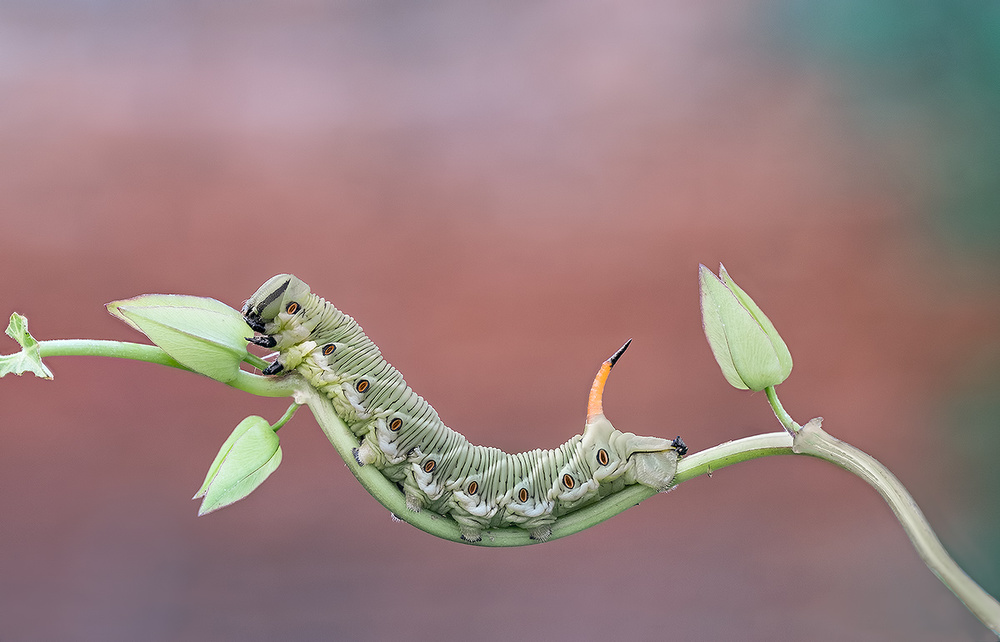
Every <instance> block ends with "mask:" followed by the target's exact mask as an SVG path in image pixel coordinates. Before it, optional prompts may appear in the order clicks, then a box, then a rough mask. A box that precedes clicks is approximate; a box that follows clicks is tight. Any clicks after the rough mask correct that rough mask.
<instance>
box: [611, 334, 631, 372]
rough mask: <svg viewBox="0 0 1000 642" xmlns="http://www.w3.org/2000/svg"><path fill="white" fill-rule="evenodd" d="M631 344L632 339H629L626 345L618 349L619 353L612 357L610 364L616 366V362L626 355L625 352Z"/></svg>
mask: <svg viewBox="0 0 1000 642" xmlns="http://www.w3.org/2000/svg"><path fill="white" fill-rule="evenodd" d="M630 343H632V339H629V340H628V341H626V342H625V345H623V346H622V347H620V348H618V352H616V353H614V354H613V355H611V358H610V359H608V363H610V364H611V365H612V366H613V365H615V362H616V361H618V359H619V358H621V356H622V355H623V354H625V350H627V349H628V346H629V344H630Z"/></svg>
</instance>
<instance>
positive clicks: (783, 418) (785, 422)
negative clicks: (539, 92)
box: [764, 386, 802, 435]
mask: <svg viewBox="0 0 1000 642" xmlns="http://www.w3.org/2000/svg"><path fill="white" fill-rule="evenodd" d="M764 394H766V395H767V402H768V403H769V404H771V409H772V410H774V416H775V417H777V418H778V421H780V422H781V425H782V426H784V427H785V430H787V431H788V434H790V435H794V434H795V433H797V432H798V431H799V429H801V428H802V427H801V426H800V425H798V424H797V423H795V420H794V419H792V416H791V415H789V414H788V413H787V412H785V408H784V407H783V406H782V405H781V402H780V401H778V393H777V392H775V390H774V386H768V387H767V388H764Z"/></svg>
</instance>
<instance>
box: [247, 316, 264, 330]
mask: <svg viewBox="0 0 1000 642" xmlns="http://www.w3.org/2000/svg"><path fill="white" fill-rule="evenodd" d="M243 320H244V321H246V322H247V325H248V326H250V328H251V329H252V330H253V331H254V332H264V322H263V321H261V320H260V319H258V318H257V317H255V316H253V315H249V314H248V315H246V316H244V317H243Z"/></svg>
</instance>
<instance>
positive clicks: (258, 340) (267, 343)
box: [246, 334, 278, 348]
mask: <svg viewBox="0 0 1000 642" xmlns="http://www.w3.org/2000/svg"><path fill="white" fill-rule="evenodd" d="M246 340H247V341H249V342H250V343H252V344H254V345H255V346H260V347H262V348H273V347H274V346H276V345H278V341H277V340H276V339H275V338H274V337H272V336H271V335H268V334H265V335H263V336H259V337H246Z"/></svg>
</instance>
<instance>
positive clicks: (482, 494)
mask: <svg viewBox="0 0 1000 642" xmlns="http://www.w3.org/2000/svg"><path fill="white" fill-rule="evenodd" d="M243 315H244V317H245V318H246V320H247V323H248V324H249V325H250V327H251V328H253V329H254V330H255V331H256V332H258V333H260V334H259V335H258V336H255V337H252V338H250V339H248V340H249V341H251V342H252V343H255V344H257V345H260V346H264V347H268V348H273V349H274V350H276V352H277V358H276V359H275V360H274V361H273V362H272V364H271V366H270V367H268V368H267V369H266V370H265V371H264V372H265V374H276V373H278V372H282V371H291V370H295V371H297V372H299V373H300V374H301V375H302V376H303V377H304V378H305V379H306V381H308V382H309V384H310V385H312V386H313V387H315V388H316V389H317V390H318V391H320V392H322V393H323V394H324V395H325V396H326V397H327V398H328V399H329V400H330V403H331V404H332V406H333V408H334V410H335V411H336V413H337V415H338V416H339V417H340V418H341V419H342V420H343V421H344V422H345V423H346V424H347V425H348V427H349V428H350V430H351V431H352V432H353V433H354V434H355V435H356V436H357V437H358V438H359V440H360V444H359V445H358V447H357V448H356V449H355V451H354V456H355V458H356V460H357V461H358V463H359V464H362V465H372V466H375V467H377V468H378V469H380V470H381V471H382V473H383V474H384V475H385V476H386V477H387V478H388V479H390V480H392V481H394V482H396V484H397V485H398V486H399V487H400V488H401V489H402V491H403V493H404V494H405V496H406V505H407V507H408V508H410V509H411V510H414V511H419V510H430V511H433V512H435V513H438V514H441V515H446V516H450V517H452V518H453V519H454V520H455V521H456V522H458V524H459V526H460V528H461V531H462V537H463V538H464V539H466V540H469V541H478V540H479V539H480V538H481V533H482V531H483V530H487V529H491V528H501V527H508V526H516V527H519V528H522V529H525V530H527V531H529V533H530V535H531V537H533V538H535V539H539V540H545V539H547V538H548V537H549V535H550V533H551V526H552V524H553V523H554V522H555V521H556V520H557V519H558V518H559V517H560V516H562V515H565V514H567V513H569V512H572V511H574V510H576V509H578V508H580V507H582V506H586V505H587V504H590V503H593V502H595V501H599V500H600V498H601V497H604V496H606V495H608V494H610V493H613V492H616V491H618V490H621V489H622V488H624V487H625V486H627V485H631V484H643V485H645V486H649V487H651V488H655V489H657V490H660V491H663V490H667V489H668V488H669V487H670V485H671V482H672V480H673V477H674V474H675V472H676V469H677V459H678V457H681V456H683V455H684V454H686V452H687V447H686V446H685V445H684V442H683V441H682V440H681V439H680V437H678V438H676V439H674V440H668V439H661V438H659V437H642V436H638V435H635V434H633V433H629V432H621V431H619V430H617V429H616V428H615V427H614V426H613V425H612V424H611V422H609V421H608V420H607V418H606V417H605V416H604V412H603V407H602V398H603V391H604V385H605V383H606V381H607V378H608V375H609V373H610V371H611V368H612V367H613V366H614V364H615V362H616V361H617V360H618V358H619V357H620V356H621V354H622V353H623V352H624V351H625V349H626V348H627V347H628V345H629V344H628V343H626V344H625V345H624V346H622V348H621V349H620V350H618V352H616V353H615V354H614V355H613V356H612V357H611V358H609V359H608V360H607V361H605V362H604V364H603V365H602V366H601V369H600V371H599V372H598V374H597V377H596V378H595V380H594V385H593V387H592V389H591V393H590V399H589V404H588V413H587V415H588V416H587V423H586V425H585V426H584V430H583V434H581V435H575V436H574V437H571V438H570V439H569V440H568V441H567V442H566V443H564V444H562V445H561V446H559V447H558V448H554V449H549V450H542V449H536V450H532V451H528V452H523V453H517V454H510V453H506V452H504V451H502V450H500V449H498V448H492V447H488V446H476V445H473V444H471V443H469V441H468V440H467V439H466V438H465V437H463V436H462V435H461V434H459V433H457V432H455V431H454V430H451V429H450V428H448V427H447V426H445V425H444V423H443V422H442V421H441V419H440V417H438V414H437V412H436V411H435V410H434V408H432V407H431V405H430V404H428V403H427V402H426V401H425V400H424V399H423V398H422V397H420V396H419V395H417V394H416V393H415V392H413V390H412V389H410V387H409V386H408V385H407V384H406V381H404V380H403V377H402V375H401V374H400V373H399V371H398V370H396V369H395V368H393V367H392V366H391V365H390V364H389V363H388V362H387V361H386V360H385V359H383V357H382V354H381V352H380V351H379V349H378V347H377V346H376V345H375V344H374V343H373V342H372V341H371V340H370V339H369V338H368V337H367V335H365V333H364V331H363V330H362V329H361V327H360V326H359V325H358V324H357V322H355V321H354V319H352V318H351V317H350V316H348V315H346V314H344V313H343V312H341V311H340V310H338V309H337V308H335V307H334V306H333V305H332V304H330V303H329V302H327V301H325V300H323V299H322V298H320V297H318V296H316V295H315V294H313V293H312V292H311V291H310V289H309V286H308V285H306V284H305V283H303V282H302V281H301V280H299V279H298V278H296V277H294V276H292V275H290V274H280V275H278V276H275V277H273V278H271V279H270V280H268V281H267V282H266V283H264V285H262V286H261V287H260V288H259V289H258V290H257V292H256V293H254V295H253V296H252V297H250V299H249V300H248V301H247V302H246V304H245V305H244V307H243Z"/></svg>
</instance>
